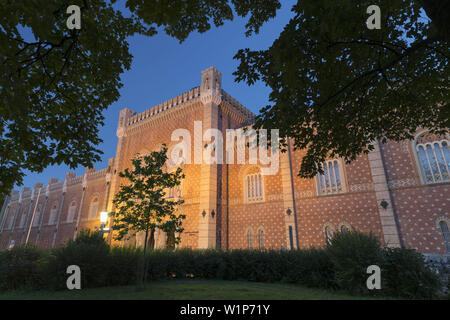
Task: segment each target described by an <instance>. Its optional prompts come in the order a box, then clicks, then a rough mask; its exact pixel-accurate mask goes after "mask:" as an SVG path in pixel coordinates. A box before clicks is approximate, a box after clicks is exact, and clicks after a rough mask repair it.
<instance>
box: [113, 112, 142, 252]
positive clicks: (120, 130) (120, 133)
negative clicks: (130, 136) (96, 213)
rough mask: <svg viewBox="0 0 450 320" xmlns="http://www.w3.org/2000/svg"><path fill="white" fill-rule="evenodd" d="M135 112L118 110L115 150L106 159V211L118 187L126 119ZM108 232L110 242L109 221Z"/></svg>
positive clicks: (125, 135) (125, 133)
mask: <svg viewBox="0 0 450 320" xmlns="http://www.w3.org/2000/svg"><path fill="white" fill-rule="evenodd" d="M135 114H136V113H135V112H134V111H133V110H130V109H128V108H125V109H122V110H120V114H119V123H118V125H117V132H116V135H117V138H118V139H119V141H118V142H117V150H116V156H115V157H114V158H111V159H109V161H108V167H111V170H110V173H111V175H110V177H108V179H109V184H108V186H107V187H108V199H107V203H106V211H108V212H112V211H113V210H114V205H113V202H112V201H113V199H114V196H115V194H116V192H117V191H118V189H119V186H120V177H119V172H120V171H121V169H122V168H121V167H120V164H121V163H123V159H122V158H123V155H124V148H125V140H126V137H127V122H128V119H129V118H131V117H132V116H133V115H135ZM109 225H110V227H109V229H110V232H109V234H108V242H109V243H111V242H112V238H113V234H112V233H113V231H112V226H113V223H112V222H111V223H110V224H109Z"/></svg>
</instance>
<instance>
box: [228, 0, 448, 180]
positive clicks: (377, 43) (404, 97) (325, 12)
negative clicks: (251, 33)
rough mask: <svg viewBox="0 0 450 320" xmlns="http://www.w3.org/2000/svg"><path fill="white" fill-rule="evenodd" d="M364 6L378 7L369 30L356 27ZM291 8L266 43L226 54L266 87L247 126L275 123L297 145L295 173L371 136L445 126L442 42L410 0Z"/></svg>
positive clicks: (400, 135)
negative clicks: (266, 100)
mask: <svg viewBox="0 0 450 320" xmlns="http://www.w3.org/2000/svg"><path fill="white" fill-rule="evenodd" d="M422 2H429V1H422ZM437 2H439V3H441V4H442V3H443V2H442V1H437ZM370 5H378V6H380V8H381V11H382V13H381V19H382V21H381V29H379V30H369V29H368V28H367V27H366V19H367V18H368V17H369V15H368V14H367V13H366V9H367V8H368V7H369V6H370ZM292 10H293V12H294V13H295V16H294V17H293V18H292V19H291V20H290V22H289V23H288V24H287V25H286V27H285V29H284V30H283V32H282V33H281V34H280V37H279V38H278V39H276V40H275V42H274V43H273V44H272V46H271V47H270V48H269V49H268V50H262V51H250V49H242V50H240V51H239V52H238V53H237V54H236V56H235V59H237V60H239V61H240V65H239V67H238V70H237V71H236V72H235V73H234V74H235V76H236V80H237V81H246V82H247V83H248V84H253V83H255V81H258V80H262V81H263V82H264V83H266V84H267V85H268V86H269V87H270V88H271V90H272V92H271V94H270V101H271V102H272V104H271V105H268V106H266V107H264V108H262V109H261V113H260V115H258V117H257V121H256V127H257V128H265V129H268V128H278V129H279V130H280V136H281V137H292V138H294V147H295V148H296V149H307V152H306V155H305V157H303V159H302V163H301V168H300V172H299V175H300V176H302V177H314V176H315V175H316V174H317V173H318V172H322V168H321V166H319V164H320V163H323V162H324V161H325V159H326V158H327V157H335V156H339V157H342V158H344V159H345V160H347V161H351V160H354V159H355V158H356V156H357V155H358V154H360V153H362V152H369V151H370V150H372V149H373V143H374V141H376V140H381V141H382V142H385V141H386V140H387V139H390V140H394V141H399V140H402V139H411V138H412V137H413V134H414V132H415V131H416V130H417V128H419V127H426V128H430V129H431V130H433V131H435V132H440V133H442V132H445V131H446V130H447V128H448V127H449V110H450V108H449V105H448V103H449V101H450V90H449V88H448V85H447V82H448V81H447V80H448V79H449V78H450V69H449V57H450V50H449V43H448V42H446V41H445V40H443V39H442V36H441V34H440V33H439V32H438V31H437V29H436V26H435V25H434V24H433V23H432V22H431V21H430V20H429V19H427V18H426V17H424V15H423V14H422V12H421V6H420V4H419V2H417V1H407V0H392V1H391V0H389V1H385V0H377V1H372V0H370V1H360V0H346V1H333V0H317V1H308V0H299V1H298V3H297V4H296V5H295V6H294V7H293V9H292ZM447 14H448V13H447ZM447 23H448V22H447ZM447 34H448V29H447ZM283 144H284V145H286V140H283Z"/></svg>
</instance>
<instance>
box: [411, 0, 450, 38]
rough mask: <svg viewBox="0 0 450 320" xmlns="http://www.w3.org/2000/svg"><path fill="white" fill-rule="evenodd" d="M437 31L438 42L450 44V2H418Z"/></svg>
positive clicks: (440, 0) (424, 0)
mask: <svg viewBox="0 0 450 320" xmlns="http://www.w3.org/2000/svg"><path fill="white" fill-rule="evenodd" d="M418 2H419V4H420V5H421V6H422V8H423V9H424V10H425V13H426V14H427V16H428V18H430V19H431V22H432V23H433V25H434V27H435V28H436V30H437V33H438V37H439V40H442V41H445V42H450V1H449V0H418Z"/></svg>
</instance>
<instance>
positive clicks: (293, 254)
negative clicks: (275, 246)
mask: <svg viewBox="0 0 450 320" xmlns="http://www.w3.org/2000/svg"><path fill="white" fill-rule="evenodd" d="M282 257H283V259H282V260H281V262H282V264H283V265H284V266H285V268H286V270H285V272H284V277H283V281H284V282H291V283H298V284H302V285H305V286H307V287H316V288H325V289H335V288H336V287H337V284H336V275H335V271H334V268H333V267H334V266H333V262H332V260H331V258H330V255H329V254H327V252H326V251H325V250H322V249H314V248H312V249H307V250H294V251H288V252H285V253H283V254H282Z"/></svg>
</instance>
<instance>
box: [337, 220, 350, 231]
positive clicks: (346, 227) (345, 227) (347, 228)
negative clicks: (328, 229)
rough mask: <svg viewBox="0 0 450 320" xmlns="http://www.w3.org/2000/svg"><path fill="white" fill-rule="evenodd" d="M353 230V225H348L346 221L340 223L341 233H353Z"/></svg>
mask: <svg viewBox="0 0 450 320" xmlns="http://www.w3.org/2000/svg"><path fill="white" fill-rule="evenodd" d="M351 230H352V227H351V225H350V224H349V223H347V222H346V221H343V222H341V223H340V226H339V231H340V232H341V233H344V232H349V231H351Z"/></svg>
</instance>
